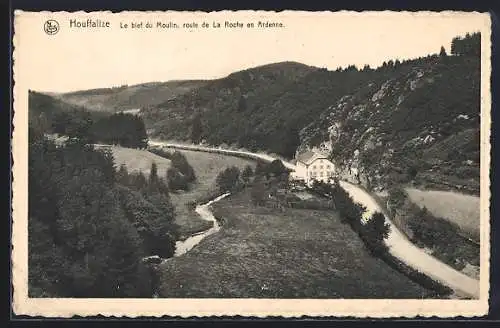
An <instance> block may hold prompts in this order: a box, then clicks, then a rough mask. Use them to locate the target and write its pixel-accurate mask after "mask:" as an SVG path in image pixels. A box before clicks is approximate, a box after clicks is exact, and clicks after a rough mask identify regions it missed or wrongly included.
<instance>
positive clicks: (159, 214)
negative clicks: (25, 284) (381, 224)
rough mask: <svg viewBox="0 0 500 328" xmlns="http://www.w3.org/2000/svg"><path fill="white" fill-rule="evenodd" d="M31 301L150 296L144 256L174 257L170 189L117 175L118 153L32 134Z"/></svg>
mask: <svg viewBox="0 0 500 328" xmlns="http://www.w3.org/2000/svg"><path fill="white" fill-rule="evenodd" d="M28 178H29V185H28V188H29V193H28V195H29V196H28V198H29V205H28V206H29V207H28V215H29V217H28V230H29V232H28V240H29V242H28V247H29V272H28V274H29V295H30V297H151V295H152V288H153V286H152V282H151V274H150V271H149V268H148V267H147V266H146V265H145V264H143V263H142V262H141V258H143V257H144V256H149V255H159V256H161V257H170V256H172V255H173V253H174V249H175V240H176V239H177V228H176V226H175V224H174V209H173V206H172V204H171V202H170V198H169V194H168V188H166V187H165V184H164V182H163V181H162V180H161V179H159V178H158V176H157V174H156V170H155V169H154V168H152V170H151V173H150V175H149V177H148V178H146V177H145V176H143V175H142V174H128V172H126V171H125V170H124V169H123V168H122V169H120V170H119V171H118V172H115V167H114V161H113V157H112V154H111V153H108V152H105V151H100V150H96V149H94V148H93V147H92V146H91V145H88V144H85V143H83V142H81V141H80V140H76V139H75V140H70V141H68V142H67V143H66V144H65V145H63V146H60V147H59V146H56V145H55V144H54V143H53V142H52V141H50V140H48V139H46V138H44V137H43V135H40V133H37V132H36V131H33V129H30V133H29V174H28Z"/></svg>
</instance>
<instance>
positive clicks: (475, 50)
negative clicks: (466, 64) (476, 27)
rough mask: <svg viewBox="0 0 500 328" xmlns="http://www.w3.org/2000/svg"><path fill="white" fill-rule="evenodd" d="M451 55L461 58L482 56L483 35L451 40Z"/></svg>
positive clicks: (475, 34) (476, 34) (471, 35)
mask: <svg viewBox="0 0 500 328" xmlns="http://www.w3.org/2000/svg"><path fill="white" fill-rule="evenodd" d="M451 54H452V55H459V56H476V57H480V56H481V34H480V33H479V32H476V33H472V34H469V33H467V34H466V35H465V37H459V36H457V37H455V38H453V40H451Z"/></svg>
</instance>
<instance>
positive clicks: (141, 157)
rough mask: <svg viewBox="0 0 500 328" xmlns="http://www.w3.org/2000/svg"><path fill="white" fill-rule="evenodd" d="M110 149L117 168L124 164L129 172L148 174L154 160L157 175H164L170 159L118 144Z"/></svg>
mask: <svg viewBox="0 0 500 328" xmlns="http://www.w3.org/2000/svg"><path fill="white" fill-rule="evenodd" d="M111 150H112V152H113V157H114V158H115V165H116V168H117V169H118V168H119V167H120V166H121V165H122V164H125V166H126V167H127V170H128V171H129V173H131V172H139V171H140V172H142V173H144V174H145V175H146V176H148V175H149V171H150V170H151V164H153V162H155V163H156V165H157V167H158V176H160V177H165V175H166V173H167V170H168V168H169V167H170V160H168V159H166V158H163V157H161V156H158V155H155V154H153V153H151V152H149V151H147V150H140V149H132V148H125V147H119V146H113V147H111Z"/></svg>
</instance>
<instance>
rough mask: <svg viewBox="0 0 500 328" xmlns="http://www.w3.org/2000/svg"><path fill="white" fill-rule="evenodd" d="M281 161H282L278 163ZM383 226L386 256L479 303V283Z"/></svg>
mask: <svg viewBox="0 0 500 328" xmlns="http://www.w3.org/2000/svg"><path fill="white" fill-rule="evenodd" d="M149 144H150V145H152V146H162V147H167V148H176V149H185V150H195V151H205V152H212V153H220V154H226V155H233V156H239V157H242V156H243V157H247V158H253V159H260V160H264V161H268V162H271V161H273V160H275V159H276V158H275V157H273V156H270V155H268V154H264V153H252V152H248V151H240V150H228V149H221V148H213V147H206V146H197V145H185V144H178V143H170V142H162V141H150V142H149ZM282 161H283V160H282ZM283 164H284V165H285V167H287V168H288V169H291V170H295V165H294V164H292V163H290V162H287V161H283ZM340 184H341V186H342V188H344V189H345V190H346V191H347V192H348V193H349V194H350V195H351V197H352V198H353V200H354V201H355V202H358V203H361V204H363V205H364V206H366V209H367V212H366V213H365V216H368V215H371V213H373V212H375V211H378V212H382V213H383V211H382V209H381V208H380V206H379V205H378V203H377V202H376V201H375V199H373V197H372V196H371V195H370V194H369V193H368V192H366V191H365V190H364V189H362V188H360V187H358V186H356V185H353V184H351V183H349V182H346V181H341V182H340ZM385 219H386V221H387V223H388V224H389V225H390V232H389V236H388V237H387V238H386V240H385V242H386V244H387V246H388V247H389V252H390V253H391V254H392V255H393V256H395V257H396V258H398V259H399V260H401V261H402V262H404V263H406V264H407V265H408V266H410V267H412V268H413V269H415V270H418V271H420V272H422V273H424V274H425V275H427V276H429V277H431V278H432V279H434V280H436V281H439V282H440V283H442V284H443V285H446V286H448V287H449V288H451V289H453V290H454V291H455V293H456V294H457V295H458V296H461V297H470V298H474V299H479V297H480V288H479V287H480V284H479V280H476V279H473V278H471V277H469V276H467V275H465V274H463V273H461V272H459V271H457V270H455V269H453V268H452V267H450V266H449V265H447V264H445V263H443V262H441V261H440V260H438V259H437V258H435V257H434V256H432V255H430V254H428V253H426V252H425V251H424V250H423V249H421V248H419V247H417V246H415V245H414V244H413V243H412V242H410V240H408V238H406V236H405V235H404V234H403V233H402V232H401V231H400V230H399V229H398V228H397V227H396V226H395V225H394V224H393V223H392V221H391V220H390V219H389V218H387V217H386V218H385Z"/></svg>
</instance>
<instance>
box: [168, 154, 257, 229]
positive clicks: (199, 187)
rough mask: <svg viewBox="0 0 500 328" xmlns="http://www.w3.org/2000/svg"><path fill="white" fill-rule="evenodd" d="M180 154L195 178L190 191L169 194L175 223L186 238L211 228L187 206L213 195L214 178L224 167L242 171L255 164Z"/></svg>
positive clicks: (223, 156)
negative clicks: (191, 169) (234, 167)
mask: <svg viewBox="0 0 500 328" xmlns="http://www.w3.org/2000/svg"><path fill="white" fill-rule="evenodd" d="M181 152H182V153H183V154H184V155H185V156H186V158H187V160H188V162H189V164H190V165H191V166H192V167H193V169H194V172H195V174H196V178H197V179H196V183H195V184H193V186H192V189H191V190H190V191H187V192H179V193H171V199H172V203H173V204H174V206H175V211H176V218H175V220H176V223H177V224H178V225H179V227H180V233H181V236H186V237H187V236H189V235H190V234H193V233H196V232H199V231H203V230H205V229H208V228H210V227H211V226H212V222H209V221H205V220H202V219H200V218H199V215H198V214H196V213H195V212H194V209H193V208H191V207H189V206H187V204H188V203H189V202H192V201H196V200H198V199H200V198H203V197H206V196H207V195H208V194H213V193H215V192H216V189H215V178H216V177H217V175H218V174H219V172H220V171H222V170H223V169H224V168H225V167H228V166H232V165H235V166H237V167H239V168H240V169H241V170H242V169H243V168H244V167H245V166H246V165H251V166H252V167H255V162H254V161H250V160H245V159H242V158H238V157H233V156H225V155H220V154H212V153H205V152H196V151H188V150H182V151H181Z"/></svg>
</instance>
